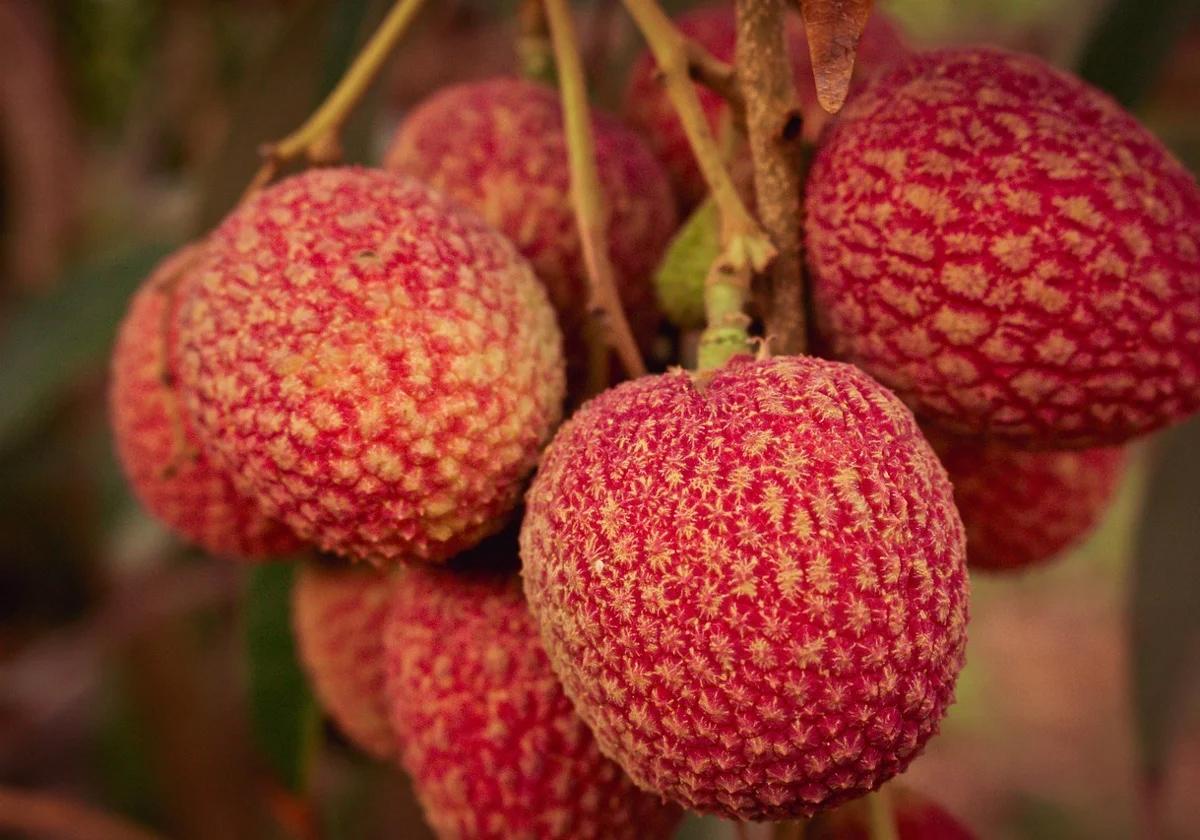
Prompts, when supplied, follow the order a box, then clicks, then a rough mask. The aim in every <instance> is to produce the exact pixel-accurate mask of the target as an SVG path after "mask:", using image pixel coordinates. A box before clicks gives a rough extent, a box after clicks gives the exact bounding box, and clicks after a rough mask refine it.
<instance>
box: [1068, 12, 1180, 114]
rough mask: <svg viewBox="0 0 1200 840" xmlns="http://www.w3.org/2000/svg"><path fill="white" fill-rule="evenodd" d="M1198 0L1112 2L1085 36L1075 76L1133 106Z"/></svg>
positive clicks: (1145, 88) (1146, 87)
mask: <svg viewBox="0 0 1200 840" xmlns="http://www.w3.org/2000/svg"><path fill="white" fill-rule="evenodd" d="M1198 12H1200V0H1116V1H1115V2H1114V3H1112V4H1111V5H1110V7H1109V9H1108V11H1107V13H1106V14H1105V15H1104V16H1103V17H1102V18H1101V19H1100V23H1099V24H1098V25H1097V27H1096V29H1095V31H1094V32H1093V33H1092V35H1091V37H1090V38H1089V39H1088V43H1087V46H1086V47H1085V49H1084V52H1083V58H1082V59H1081V60H1080V63H1079V75H1081V76H1082V77H1083V78H1084V79H1086V80H1087V81H1089V82H1091V83H1092V84H1093V85H1095V86H1096V87H1098V88H1101V89H1102V90H1106V91H1108V92H1109V93H1111V94H1112V95H1113V96H1114V97H1116V99H1117V101H1118V102H1120V103H1121V104H1122V105H1124V106H1125V107H1126V108H1136V107H1137V105H1138V104H1139V103H1140V102H1141V99H1142V97H1143V96H1144V95H1145V94H1146V92H1147V90H1148V89H1149V87H1150V85H1151V83H1152V82H1153V81H1154V80H1155V79H1156V78H1157V77H1158V70H1159V69H1160V67H1161V66H1162V64H1163V62H1164V61H1165V60H1166V59H1167V56H1168V55H1169V53H1170V49H1171V46H1172V44H1174V43H1175V40H1176V39H1177V38H1178V37H1179V36H1180V35H1181V34H1183V32H1185V31H1186V29H1187V24H1188V22H1189V21H1191V20H1195V18H1196V15H1197V13H1198Z"/></svg>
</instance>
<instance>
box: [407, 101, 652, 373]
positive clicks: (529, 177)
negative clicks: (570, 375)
mask: <svg viewBox="0 0 1200 840" xmlns="http://www.w3.org/2000/svg"><path fill="white" fill-rule="evenodd" d="M592 132H593V136H594V139H595V146H596V165H597V168H598V170H599V176H600V184H601V186H602V188H603V190H604V199H605V202H606V206H607V208H608V212H609V226H608V247H609V255H610V256H611V258H612V263H613V270H614V274H615V279H616V282H617V286H618V291H619V292H620V295H621V300H622V303H623V304H624V306H625V311H626V312H627V313H628V315H629V317H630V321H631V325H632V326H633V328H634V332H635V334H636V335H637V336H638V338H639V340H640V341H641V342H642V343H643V344H645V343H647V342H648V341H649V340H650V339H651V338H652V337H653V336H654V332H655V329H656V327H657V324H658V311H657V308H656V307H655V305H654V296H653V293H652V291H651V289H650V284H649V279H650V276H651V274H652V273H653V271H654V267H655V265H656V263H657V260H658V258H659V256H660V255H661V254H662V252H663V249H664V248H665V247H666V244H667V240H668V239H669V238H670V236H671V234H672V232H673V231H674V230H675V226H676V215H675V203H674V199H673V197H672V193H671V187H670V184H669V183H668V181H667V176H666V173H665V172H663V169H662V167H661V166H660V165H659V163H658V161H657V160H656V159H655V157H654V155H653V153H652V152H651V151H650V149H649V148H648V147H647V146H646V143H645V141H644V140H642V138H641V137H640V136H639V135H638V134H637V133H636V132H634V131H633V130H632V129H629V128H627V127H625V126H624V125H622V124H621V123H620V122H618V121H617V120H616V119H614V118H612V117H610V116H608V115H606V114H596V115H595V116H594V117H593V120H592ZM384 166H385V168H387V169H390V170H393V171H396V172H402V173H405V174H407V175H411V176H413V177H415V178H418V179H419V180H421V181H424V182H425V183H427V184H429V185H430V186H432V187H434V188H436V189H438V190H441V191H442V192H444V193H445V194H447V195H449V196H450V197H451V198H453V199H455V200H457V201H459V202H462V203H463V204H465V205H467V206H468V207H470V208H472V209H474V210H475V211H476V212H478V213H479V214H481V215H482V216H483V217H484V218H485V219H487V221H489V222H491V223H492V224H493V225H494V226H495V227H496V228H497V229H498V230H499V231H501V232H502V233H504V234H505V235H506V236H508V238H509V239H511V240H512V241H513V243H514V244H515V245H516V246H517V249H518V250H519V251H520V252H521V253H522V254H523V255H524V256H525V257H526V258H527V259H528V260H529V261H530V262H531V263H532V264H533V268H534V271H536V272H537V275H538V277H539V278H541V280H542V282H543V283H545V284H546V288H547V290H548V291H549V293H550V299H551V301H553V303H554V308H555V310H556V311H557V312H558V316H559V319H560V323H561V324H562V328H563V333H564V334H565V335H566V336H567V337H568V351H569V352H568V355H569V356H571V358H573V359H575V358H579V357H581V356H583V344H582V341H576V342H574V343H572V342H571V339H572V338H576V339H578V338H579V332H580V330H581V328H582V326H583V324H584V320H585V318H586V315H587V302H588V292H587V283H586V280H587V273H586V269H585V264H584V259H583V250H582V247H581V245H580V241H579V232H578V228H577V227H576V223H575V216H574V212H573V210H572V206H571V179H570V170H569V168H568V164H567V146H566V135H565V134H564V132H563V118H562V108H561V106H560V104H559V97H558V94H557V93H556V92H555V91H553V90H551V89H550V88H548V87H545V86H544V85H539V84H535V83H533V82H528V81H524V80H520V79H506V78H501V79H490V80H487V81H481V82H472V83H469V84H463V85H456V86H454V87H449V88H446V89H445V90H442V91H440V92H438V93H436V94H434V95H433V96H432V97H430V98H429V99H428V100H426V101H425V102H424V103H422V104H421V105H419V106H418V107H417V108H416V109H414V110H413V112H412V114H411V115H410V116H409V117H408V119H406V120H405V122H404V124H403V125H402V126H401V127H400V129H399V131H398V132H397V134H396V136H395V138H394V139H393V141H392V144H391V147H390V149H389V150H388V153H387V155H386V157H385V159H384Z"/></svg>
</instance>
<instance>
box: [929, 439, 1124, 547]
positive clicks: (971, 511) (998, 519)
mask: <svg viewBox="0 0 1200 840" xmlns="http://www.w3.org/2000/svg"><path fill="white" fill-rule="evenodd" d="M927 437H928V438H929V441H930V443H931V445H932V446H933V449H934V451H935V452H936V453H937V454H938V457H939V458H940V459H941V461H942V464H943V466H945V467H946V472H947V473H948V474H949V476H950V483H951V484H953V485H954V502H955V504H956V505H957V506H958V512H959V515H960V516H961V517H962V521H963V527H964V528H965V529H966V532H967V564H968V565H969V566H970V568H972V569H983V570H987V571H1010V570H1011V571H1015V570H1019V569H1025V568H1028V567H1030V566H1035V565H1038V564H1041V563H1045V562H1047V561H1049V560H1051V559H1053V558H1054V557H1055V556H1057V555H1058V554H1060V553H1061V552H1062V551H1064V550H1065V549H1067V548H1069V547H1071V546H1072V545H1074V544H1076V543H1078V542H1079V541H1080V540H1081V539H1083V537H1085V536H1086V535H1087V534H1088V533H1089V532H1090V531H1091V530H1092V528H1093V527H1095V525H1096V523H1097V522H1099V521H1100V517H1101V516H1102V515H1103V514H1104V511H1105V510H1107V509H1108V505H1109V503H1110V502H1111V501H1112V497H1113V493H1114V492H1115V491H1116V489H1117V486H1118V485H1119V484H1120V481H1121V477H1122V476H1123V475H1124V474H1125V462H1126V456H1125V450H1124V448H1122V447H1119V446H1114V447H1104V448H1100V449H1084V450H1072V451H1066V452H1046V451H1029V450H1022V449H1015V448H1013V447H1011V446H1005V445H1004V444H1000V443H980V442H978V441H975V440H963V439H960V438H955V437H952V436H950V435H945V434H938V433H936V432H929V433H927Z"/></svg>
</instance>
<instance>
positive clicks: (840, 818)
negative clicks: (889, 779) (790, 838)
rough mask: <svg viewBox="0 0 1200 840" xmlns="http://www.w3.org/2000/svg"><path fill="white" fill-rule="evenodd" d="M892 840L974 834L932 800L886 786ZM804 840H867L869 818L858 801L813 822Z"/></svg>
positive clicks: (961, 838) (971, 837) (960, 839)
mask: <svg viewBox="0 0 1200 840" xmlns="http://www.w3.org/2000/svg"><path fill="white" fill-rule="evenodd" d="M888 788H889V790H888V798H889V802H890V803H891V807H892V814H893V816H894V817H895V821H896V840H975V834H974V832H972V831H971V830H970V829H969V828H967V827H966V826H965V825H963V824H962V823H961V822H959V820H958V819H957V818H956V817H955V816H954V815H953V814H951V813H950V812H949V811H947V810H946V809H945V808H943V807H942V806H941V805H939V804H937V803H936V802H934V801H933V800H931V799H929V798H927V797H925V796H922V795H920V794H918V793H916V792H914V791H912V790H909V789H908V788H903V787H897V786H895V785H889V786H888ZM805 840H871V819H870V814H869V813H868V811H867V808H866V803H865V802H863V801H861V800H859V801H857V802H851V803H849V804H847V805H844V806H842V807H841V808H838V809H837V810H836V811H834V812H832V813H831V814H829V815H827V816H822V817H820V818H818V819H816V820H814V821H813V823H812V824H811V825H809V826H808V830H807V831H806V832H805Z"/></svg>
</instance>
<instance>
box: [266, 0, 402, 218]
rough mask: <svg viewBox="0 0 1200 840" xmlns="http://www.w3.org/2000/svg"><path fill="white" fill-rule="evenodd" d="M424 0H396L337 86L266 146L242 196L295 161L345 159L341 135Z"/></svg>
mask: <svg viewBox="0 0 1200 840" xmlns="http://www.w3.org/2000/svg"><path fill="white" fill-rule="evenodd" d="M424 2H425V0H396V3H395V5H393V6H392V8H391V11H389V12H388V13H387V16H386V17H385V18H384V19H383V22H382V23H380V24H379V28H378V29H377V30H375V34H374V35H372V36H371V40H369V41H368V42H367V44H366V46H364V47H363V49H362V51H361V52H360V53H359V54H358V55H357V56H356V57H355V59H354V62H353V63H352V64H351V65H350V69H348V70H347V71H346V74H345V75H344V76H342V79H341V81H339V82H338V83H337V87H335V88H334V89H333V91H332V92H331V93H330V94H329V96H328V97H326V98H325V101H324V102H322V103H321V105H320V107H318V108H317V110H316V111H314V112H313V114H312V116H310V117H309V118H308V119H307V120H305V121H304V124H303V125H301V126H300V127H299V128H298V129H296V130H295V131H293V132H292V133H291V134H289V135H288V136H287V137H285V138H283V139H282V140H280V141H278V142H276V143H268V144H267V145H265V146H263V148H262V155H263V158H264V160H263V164H262V166H261V167H260V168H259V170H258V172H257V173H256V174H255V176H254V178H253V179H252V180H251V181H250V185H249V186H248V187H247V188H246V192H245V194H244V195H243V199H244V198H245V197H246V196H249V195H253V194H254V193H255V192H257V191H258V190H260V189H262V188H263V187H265V186H266V185H267V184H269V183H270V182H271V180H272V179H273V178H274V177H275V176H276V175H277V174H278V173H279V170H280V169H281V168H282V167H283V166H284V165H286V164H288V163H291V162H292V161H295V160H299V159H300V158H302V157H303V158H305V159H307V160H308V162H309V163H313V164H318V165H323V164H330V163H336V162H337V161H338V160H340V159H341V156H342V149H341V138H340V137H339V135H340V134H341V130H342V126H343V125H345V123H346V120H347V118H348V117H349V116H350V113H351V112H352V111H353V110H354V108H355V107H356V106H357V105H358V103H359V102H361V101H362V98H363V97H364V96H365V95H366V93H367V90H368V89H369V88H370V86H371V83H372V82H373V81H375V77H376V76H378V75H379V71H380V70H382V69H383V65H384V63H385V62H386V61H387V59H388V56H390V55H391V53H392V50H393V49H394V48H395V46H396V44H397V43H399V41H400V38H401V37H402V36H403V35H404V33H405V32H406V31H407V30H408V27H409V25H410V24H411V23H412V21H413V18H415V17H416V14H417V12H418V11H419V10H420V8H421V6H422V5H423V4H424Z"/></svg>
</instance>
